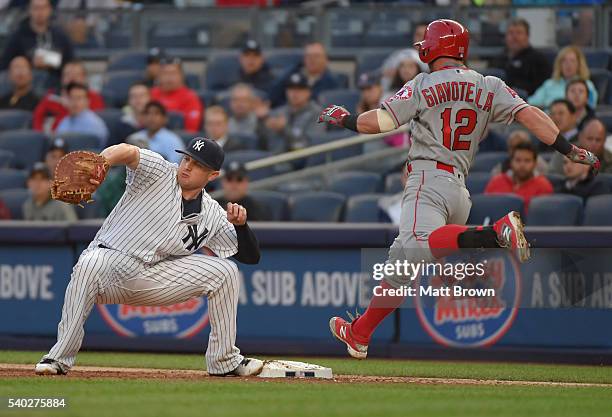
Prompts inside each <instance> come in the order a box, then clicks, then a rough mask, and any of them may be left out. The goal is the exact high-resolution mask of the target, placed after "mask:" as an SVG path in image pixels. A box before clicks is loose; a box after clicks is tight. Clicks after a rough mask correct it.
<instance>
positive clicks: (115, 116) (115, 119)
mask: <svg viewBox="0 0 612 417" xmlns="http://www.w3.org/2000/svg"><path fill="white" fill-rule="evenodd" d="M96 114H97V115H98V116H100V118H101V119H102V120H103V121H104V124H105V125H106V127H107V128H108V135H109V138H110V141H111V142H113V143H117V142H123V139H125V138H117V135H118V134H119V133H118V132H119V126H120V124H121V117H122V116H123V112H122V111H121V109H103V110H98V111H96Z"/></svg>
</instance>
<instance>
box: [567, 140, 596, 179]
mask: <svg viewBox="0 0 612 417" xmlns="http://www.w3.org/2000/svg"><path fill="white" fill-rule="evenodd" d="M566 156H567V157H568V158H569V159H570V160H571V161H572V162H576V163H579V164H584V165H590V166H591V168H592V169H593V173H594V174H596V175H597V173H598V172H599V168H600V167H601V162H600V161H599V158H597V157H596V156H595V154H593V153H592V152H589V151H587V150H586V149H582V148H579V147H578V146H576V145H572V150H571V151H570V153H568V154H567V155H566Z"/></svg>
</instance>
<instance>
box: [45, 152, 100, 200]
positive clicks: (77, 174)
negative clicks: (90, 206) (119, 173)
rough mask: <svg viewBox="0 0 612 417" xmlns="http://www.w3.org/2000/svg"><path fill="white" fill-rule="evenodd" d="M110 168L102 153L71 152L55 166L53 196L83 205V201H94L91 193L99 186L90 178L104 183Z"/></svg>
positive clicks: (55, 198)
mask: <svg viewBox="0 0 612 417" xmlns="http://www.w3.org/2000/svg"><path fill="white" fill-rule="evenodd" d="M108 168H109V164H108V161H107V160H106V158H104V157H103V156H102V155H98V154H97V153H94V152H89V151H75V152H70V153H69V154H67V155H65V156H64V157H63V158H62V159H60V161H59V162H58V164H57V166H56V167H55V178H54V179H53V184H52V185H51V197H52V198H53V199H54V200H59V201H63V202H65V203H70V204H78V205H80V206H81V207H82V205H81V203H82V202H83V201H84V202H86V203H90V202H92V201H93V200H92V198H91V195H92V194H93V193H94V192H95V191H96V189H97V188H98V186H97V185H95V184H92V183H91V182H90V181H89V180H92V179H93V180H96V181H98V182H99V183H102V181H104V178H105V177H106V172H107V171H108Z"/></svg>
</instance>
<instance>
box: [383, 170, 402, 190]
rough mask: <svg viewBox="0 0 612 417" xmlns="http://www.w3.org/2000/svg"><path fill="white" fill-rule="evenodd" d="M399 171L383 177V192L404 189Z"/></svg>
mask: <svg viewBox="0 0 612 417" xmlns="http://www.w3.org/2000/svg"><path fill="white" fill-rule="evenodd" d="M403 175H404V174H403V173H401V172H394V173H392V174H389V175H387V176H386V177H385V194H397V193H401V192H402V191H404V184H402V176H403Z"/></svg>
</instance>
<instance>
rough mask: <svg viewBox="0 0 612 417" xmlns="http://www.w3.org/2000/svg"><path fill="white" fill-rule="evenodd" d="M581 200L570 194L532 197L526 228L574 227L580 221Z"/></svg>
mask: <svg viewBox="0 0 612 417" xmlns="http://www.w3.org/2000/svg"><path fill="white" fill-rule="evenodd" d="M582 209H583V200H582V198H580V197H578V196H575V195H570V194H553V195H545V196H540V197H534V198H533V199H532V200H531V201H530V203H529V213H528V214H527V219H526V222H525V223H526V224H527V225H528V226H576V225H579V224H580V220H581V219H582Z"/></svg>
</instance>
